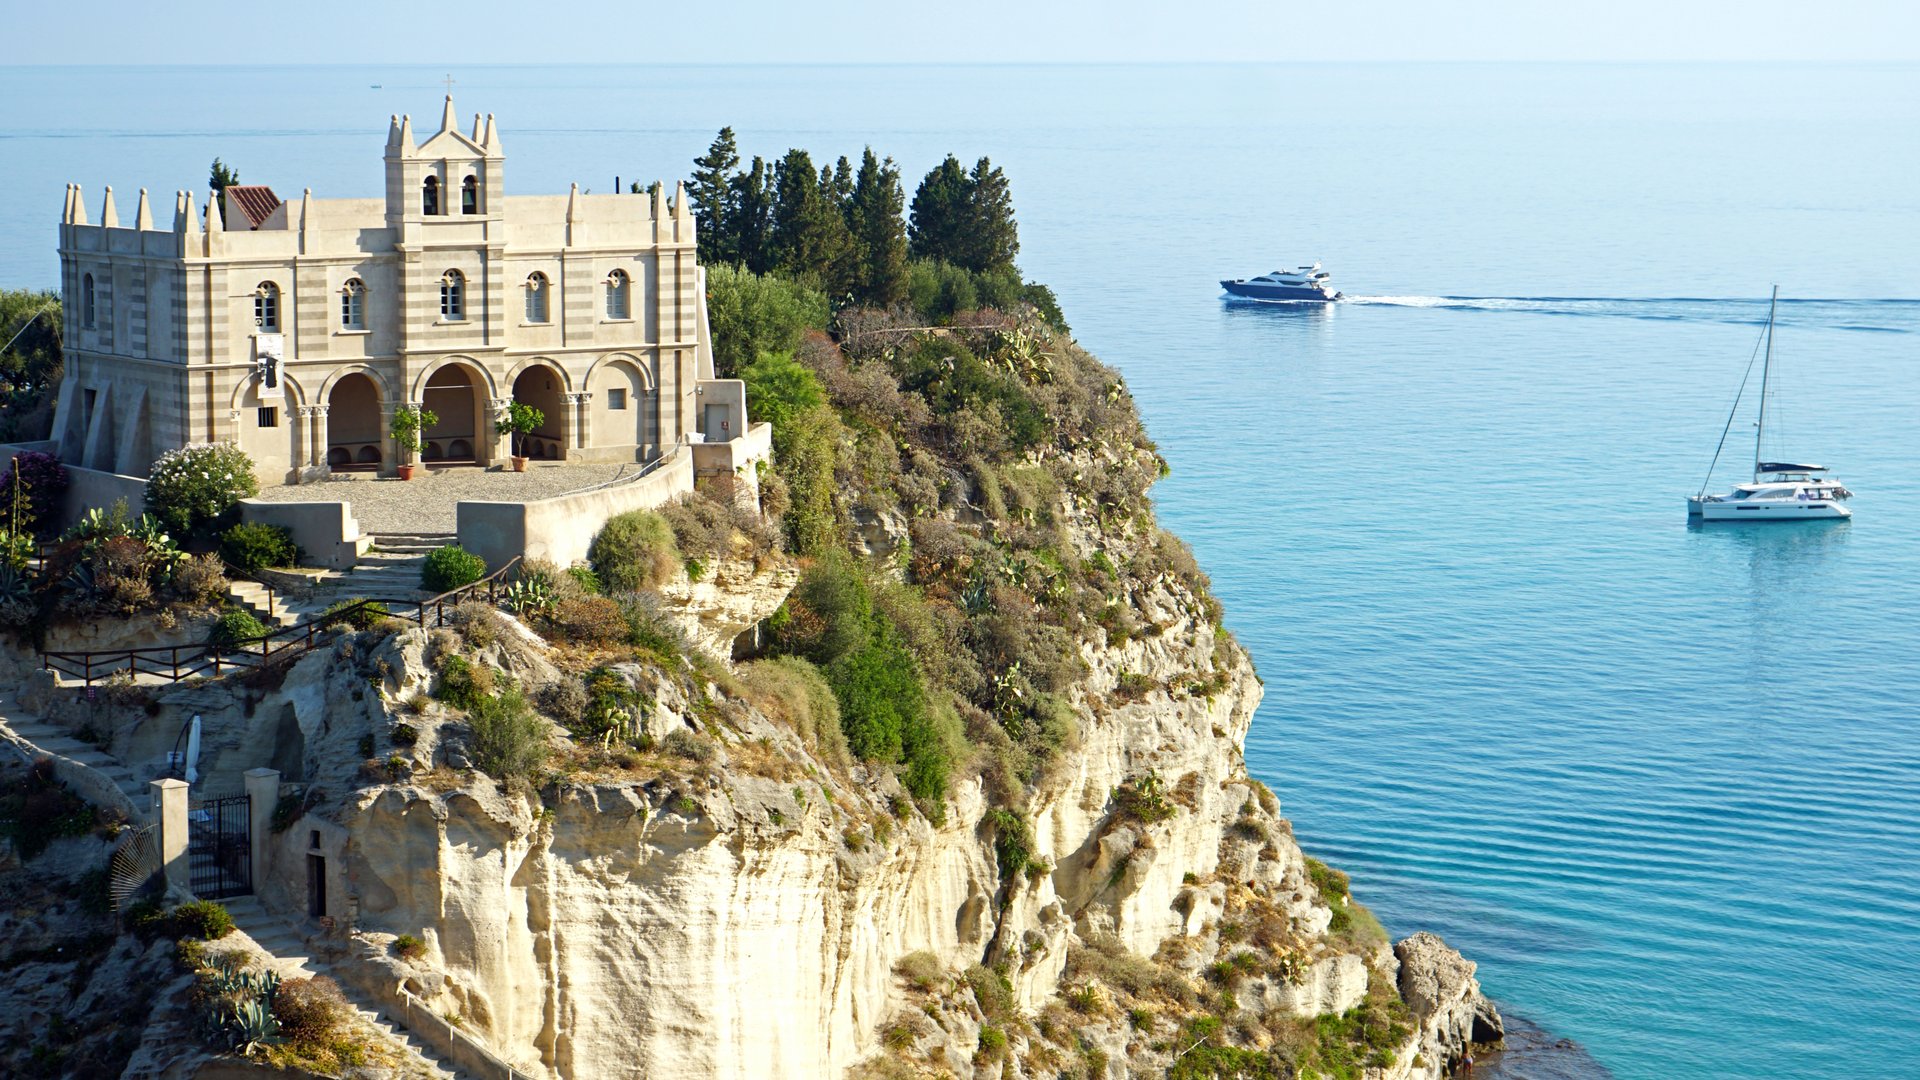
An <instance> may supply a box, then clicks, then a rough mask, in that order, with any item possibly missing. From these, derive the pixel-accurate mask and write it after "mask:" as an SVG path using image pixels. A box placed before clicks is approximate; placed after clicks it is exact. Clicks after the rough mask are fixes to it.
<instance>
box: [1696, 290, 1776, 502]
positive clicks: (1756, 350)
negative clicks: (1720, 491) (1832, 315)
mask: <svg viewBox="0 0 1920 1080" xmlns="http://www.w3.org/2000/svg"><path fill="white" fill-rule="evenodd" d="M1776 291H1777V289H1776ZM1772 332H1773V320H1772V319H1768V320H1767V328H1766V329H1765V330H1762V331H1761V332H1760V336H1759V337H1757V338H1755V339H1754V341H1753V355H1752V356H1749V357H1747V372H1746V374H1744V375H1742V376H1740V392H1739V393H1737V394H1735V395H1733V408H1731V409H1728V410H1727V426H1726V427H1724V428H1722V429H1721V430H1720V445H1719V446H1716V447H1714V448H1713V460H1712V461H1711V462H1708V463H1707V478H1706V479H1705V480H1702V481H1700V494H1701V495H1702V496H1704V495H1706V493H1707V485H1709V484H1711V483H1713V467H1714V466H1715V465H1718V464H1720V451H1722V450H1725V449H1726V448H1727V435H1728V433H1729V432H1731V431H1733V418H1734V417H1735V416H1738V415H1739V414H1740V399H1742V398H1744V397H1746V396H1747V380H1749V379H1751V378H1753V365H1754V363H1755V362H1756V361H1758V360H1759V359H1760V344H1761V343H1762V342H1764V341H1766V340H1767V338H1768V337H1769V336H1770V335H1771V334H1772ZM1754 460H1756V461H1757V460H1759V459H1758V458H1757V457H1756V458H1755V459H1754Z"/></svg>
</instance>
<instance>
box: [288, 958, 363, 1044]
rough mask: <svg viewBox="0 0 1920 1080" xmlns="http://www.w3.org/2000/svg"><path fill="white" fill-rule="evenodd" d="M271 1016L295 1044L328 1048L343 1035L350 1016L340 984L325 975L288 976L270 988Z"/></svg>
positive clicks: (349, 1008)
mask: <svg viewBox="0 0 1920 1080" xmlns="http://www.w3.org/2000/svg"><path fill="white" fill-rule="evenodd" d="M273 1016H274V1019H276V1020H278V1021H280V1034H281V1035H282V1036H283V1037H284V1038H286V1039H287V1041H289V1042H291V1043H293V1044H294V1045H295V1047H296V1048H299V1049H305V1048H307V1047H313V1048H328V1049H330V1048H331V1047H332V1044H333V1043H335V1042H337V1041H339V1040H340V1039H341V1038H342V1037H343V1036H344V1035H345V1031H344V1030H343V1029H344V1028H345V1027H346V1024H347V1022H348V1020H349V1019H350V1018H351V1017H352V1016H353V1009H352V1007H351V1006H349V1005H348V1004H347V998H346V995H345V994H342V993H341V992H340V985H339V984H338V983H336V982H334V981H333V980H332V979H329V978H327V977H326V976H324V975H316V976H314V977H313V978H308V979H288V980H287V981H285V982H282V983H281V984H280V985H279V986H278V987H276V988H275V989H274V992H273Z"/></svg>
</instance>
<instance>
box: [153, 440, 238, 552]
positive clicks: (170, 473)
mask: <svg viewBox="0 0 1920 1080" xmlns="http://www.w3.org/2000/svg"><path fill="white" fill-rule="evenodd" d="M258 494H260V482H259V481H258V480H256V479H255V478H254V475H253V459H252V458H250V457H248V456H247V453H246V451H244V450H242V449H240V448H239V447H237V446H234V445H232V444H230V443H216V444H214V445H211V446H189V447H186V448H184V449H180V450H169V451H168V452H166V453H164V454H162V455H160V457H159V459H158V460H157V461H155V462H154V463H153V467H152V468H151V469H150V470H149V471H148V474H147V492H146V508H147V513H149V514H152V515H153V516H154V517H155V518H156V519H158V520H159V522H160V523H161V524H162V525H164V526H166V527H167V528H168V529H169V530H171V531H172V532H173V534H174V535H175V536H177V537H193V536H208V535H211V534H212V533H213V531H214V530H216V529H217V528H218V527H219V526H220V525H222V524H224V523H225V522H226V521H227V520H228V519H229V518H230V517H231V516H232V514H233V512H234V506H235V504H237V503H238V502H239V501H240V500H241V499H248V498H252V497H253V496H255V495H258Z"/></svg>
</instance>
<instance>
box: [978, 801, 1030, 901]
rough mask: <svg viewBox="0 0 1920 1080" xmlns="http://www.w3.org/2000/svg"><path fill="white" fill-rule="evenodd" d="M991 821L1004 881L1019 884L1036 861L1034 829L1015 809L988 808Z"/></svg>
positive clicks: (1001, 878)
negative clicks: (1034, 857) (1028, 826)
mask: <svg viewBox="0 0 1920 1080" xmlns="http://www.w3.org/2000/svg"><path fill="white" fill-rule="evenodd" d="M987 823H988V824H990V825H992V826H993V854H994V859H995V861H997V862H998V863H999V864H1000V880H1001V882H1002V883H1003V884H1006V885H1014V884H1017V883H1018V882H1019V880H1020V878H1021V877H1022V876H1024V875H1025V874H1026V872H1027V867H1028V866H1029V865H1030V864H1031V863H1032V862H1033V831H1032V830H1031V829H1029V828H1027V819H1026V818H1024V817H1021V816H1020V815H1019V814H1017V813H1015V812H1014V811H1012V810H1003V809H999V808H995V809H993V810H989V811H987Z"/></svg>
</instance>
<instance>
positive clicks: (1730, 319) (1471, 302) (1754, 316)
mask: <svg viewBox="0 0 1920 1080" xmlns="http://www.w3.org/2000/svg"><path fill="white" fill-rule="evenodd" d="M1340 302H1341V303H1343V304H1351V305H1355V306H1362V307H1365V306H1375V307H1404V308H1434V309H1442V310H1452V311H1491V312H1513V313H1522V314H1536V315H1560V316H1569V317H1585V318H1613V319H1646V320H1651V321H1656V322H1724V323H1738V324H1751V325H1755V326H1758V325H1762V324H1764V323H1765V322H1766V321H1767V303H1766V301H1765V300H1758V301H1756V300H1751V299H1747V298H1741V297H1727V298H1722V297H1703V296H1671V297H1627V296H1345V297H1342V298H1341V301H1340ZM1780 322H1781V323H1782V325H1786V324H1790V323H1792V324H1799V325H1803V326H1818V327H1823V328H1827V329H1834V330H1858V331H1862V332H1866V333H1882V334H1914V333H1920V300H1907V299H1885V300H1818V299H1806V300H1781V301H1780Z"/></svg>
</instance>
